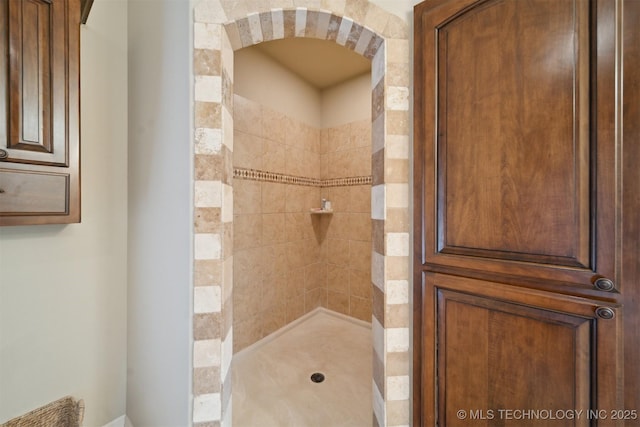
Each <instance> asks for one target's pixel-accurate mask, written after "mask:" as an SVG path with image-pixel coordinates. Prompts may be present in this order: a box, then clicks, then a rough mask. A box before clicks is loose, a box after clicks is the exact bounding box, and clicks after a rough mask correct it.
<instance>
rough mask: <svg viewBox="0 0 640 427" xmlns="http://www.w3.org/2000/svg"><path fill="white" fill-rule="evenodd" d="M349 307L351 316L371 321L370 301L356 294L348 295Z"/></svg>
mask: <svg viewBox="0 0 640 427" xmlns="http://www.w3.org/2000/svg"><path fill="white" fill-rule="evenodd" d="M349 309H350V314H351V316H352V317H355V318H356V319H360V320H364V321H365V322H371V315H372V311H371V301H370V300H368V299H365V298H360V297H356V296H350V297H349Z"/></svg>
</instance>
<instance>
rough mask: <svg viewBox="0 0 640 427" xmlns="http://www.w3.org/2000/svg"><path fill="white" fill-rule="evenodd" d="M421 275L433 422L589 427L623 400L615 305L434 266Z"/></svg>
mask: <svg viewBox="0 0 640 427" xmlns="http://www.w3.org/2000/svg"><path fill="white" fill-rule="evenodd" d="M425 284H426V287H427V289H429V290H430V291H431V292H430V294H429V295H428V296H427V297H426V298H425V300H427V301H428V302H429V305H431V304H433V306H435V308H436V309H435V318H434V327H433V328H432V329H431V331H430V332H427V333H426V336H425V338H427V337H428V338H429V339H430V340H432V341H433V342H435V351H436V366H435V369H436V371H437V375H436V377H435V381H436V384H435V396H434V398H435V400H436V401H437V406H436V411H437V412H435V413H437V419H436V421H437V425H440V426H469V425H474V426H475V425H478V426H494V425H505V426H518V427H524V426H532V427H533V426H539V425H557V426H589V425H591V422H592V421H593V420H595V419H596V417H600V419H601V420H604V419H605V415H604V414H605V413H606V418H609V417H610V416H611V409H612V408H619V407H621V406H620V405H621V404H622V395H621V393H620V388H619V382H618V381H617V375H619V372H620V370H621V368H622V364H621V360H622V354H621V349H620V347H619V346H618V343H619V340H618V338H617V337H618V336H620V335H621V319H622V316H621V310H620V307H619V306H618V305H617V304H612V303H606V302H602V301H594V300H591V299H586V298H577V297H571V296H560V295H551V294H549V293H547V292H544V291H535V290H530V289H526V288H521V287H511V286H508V285H504V284H498V283H492V282H486V281H481V280H476V279H468V278H460V277H456V276H450V275H441V274H437V273H426V275H425ZM430 334H433V336H430ZM427 394H428V393H427ZM604 408H607V409H606V412H604V413H603V412H602V410H603V409H604ZM426 410H428V409H426ZM609 421H610V420H609ZM601 422H602V421H601ZM613 424H614V425H615V423H613ZM427 425H433V424H432V423H429V424H427Z"/></svg>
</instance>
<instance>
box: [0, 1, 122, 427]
mask: <svg viewBox="0 0 640 427" xmlns="http://www.w3.org/2000/svg"><path fill="white" fill-rule="evenodd" d="M80 34H81V49H82V50H81V73H82V76H81V104H82V108H81V123H82V133H81V167H82V172H81V173H82V177H81V182H82V223H80V224H71V225H66V226H65V225H46V226H21V227H3V228H0V422H3V421H6V420H7V419H9V418H12V417H14V416H17V415H20V414H22V413H25V412H27V411H29V410H31V409H34V408H36V407H39V406H42V405H45V404H47V403H49V402H51V401H53V400H55V399H58V398H60V397H63V396H65V395H68V394H70V395H73V396H75V397H77V398H82V399H84V401H85V405H86V412H85V425H87V426H100V425H103V424H105V423H107V422H108V421H110V420H112V419H114V418H116V417H118V416H120V415H122V414H123V413H124V411H125V385H126V384H125V381H126V280H127V278H126V268H127V241H126V236H127V217H126V216H127V53H126V49H127V45H126V41H127V10H126V3H125V2H120V1H107V0H96V1H95V3H94V5H93V9H92V11H91V16H90V17H89V21H88V23H87V25H86V26H83V27H82V29H81V32H80Z"/></svg>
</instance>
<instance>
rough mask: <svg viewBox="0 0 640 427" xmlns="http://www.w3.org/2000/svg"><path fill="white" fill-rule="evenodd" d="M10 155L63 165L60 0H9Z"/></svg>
mask: <svg viewBox="0 0 640 427" xmlns="http://www.w3.org/2000/svg"><path fill="white" fill-rule="evenodd" d="M8 3H9V4H8V12H9V25H8V29H9V50H10V52H11V55H10V59H9V87H10V88H11V96H10V98H9V99H10V101H9V110H8V112H9V114H8V117H9V129H8V131H9V132H8V137H7V138H6V139H5V140H4V144H5V146H4V147H2V148H4V149H6V150H7V152H8V153H9V160H10V161H16V162H21V163H47V164H56V165H63V166H67V165H68V162H69V159H68V153H67V144H68V142H67V138H66V134H67V122H68V120H67V111H68V110H69V104H68V97H67V91H68V89H67V83H66V82H67V81H68V73H69V70H68V68H67V65H66V64H67V61H68V58H69V52H68V46H67V43H66V40H67V38H68V33H69V31H68V27H67V25H66V23H67V22H66V21H67V20H66V16H67V11H66V6H67V3H66V2H64V1H48V0H20V1H9V2H8Z"/></svg>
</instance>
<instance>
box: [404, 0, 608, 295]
mask: <svg viewBox="0 0 640 427" xmlns="http://www.w3.org/2000/svg"><path fill="white" fill-rule="evenodd" d="M432 3H434V4H436V6H435V7H433V9H432V11H431V13H429V14H422V15H421V16H420V17H416V27H417V28H423V29H425V31H426V34H423V35H421V36H420V37H421V40H418V37H416V46H417V49H416V50H418V49H419V50H420V53H419V54H420V59H419V61H416V67H417V68H419V69H420V71H419V72H420V73H421V74H422V76H423V77H422V78H424V79H425V80H424V81H421V82H418V81H417V79H416V107H417V110H422V113H421V114H420V123H421V124H420V126H419V129H417V130H416V139H418V140H422V141H425V143H426V146H425V150H424V151H423V152H422V153H419V154H420V155H421V156H423V158H422V163H423V165H424V171H423V173H424V176H426V177H433V178H434V179H433V180H432V179H428V180H425V182H424V184H425V186H424V187H423V188H422V191H423V194H421V196H420V197H421V198H422V201H421V204H422V203H424V210H423V213H424V217H423V218H421V219H420V221H421V223H422V224H423V225H424V226H423V227H422V230H423V233H424V235H423V238H422V242H421V244H422V253H423V256H422V258H421V260H420V262H421V264H423V265H429V266H430V267H431V268H434V269H437V270H438V271H442V272H453V271H455V270H457V269H460V268H464V269H465V270H467V271H471V270H473V271H475V275H476V277H482V278H491V277H490V276H487V273H489V274H497V275H502V277H503V279H502V280H506V278H508V277H514V276H517V277H520V278H523V279H525V280H530V279H534V282H535V281H537V282H538V284H540V285H541V286H543V287H544V286H548V285H550V284H553V285H559V286H570V287H575V288H579V289H582V290H583V291H584V292H586V293H585V294H587V293H588V292H589V291H592V290H593V289H594V285H595V282H596V280H598V279H599V278H602V277H605V278H608V279H612V277H613V275H614V274H615V258H614V255H615V247H614V245H615V242H614V241H613V239H611V238H610V236H609V234H606V233H603V232H601V230H606V229H607V228H608V226H609V223H610V218H611V215H613V212H614V209H615V200H613V199H612V198H611V192H610V185H611V183H612V182H613V180H614V179H615V178H614V176H615V173H616V169H615V167H614V164H613V163H612V160H613V157H612V156H614V153H615V149H616V147H615V142H616V141H615V139H614V138H600V139H596V138H593V137H592V136H593V132H592V130H593V129H595V127H596V117H597V118H598V120H613V119H614V115H613V114H612V112H611V111H609V110H608V107H607V106H604V105H603V106H602V107H601V106H593V105H592V104H590V99H592V98H595V96H596V94H598V96H600V94H599V93H598V92H597V91H598V89H599V87H597V88H596V85H595V83H594V82H595V79H596V76H597V78H598V79H601V81H603V82H605V83H606V84H607V85H608V84H609V83H610V82H612V81H613V76H614V69H613V68H611V67H609V66H607V64H606V62H605V61H601V62H597V61H595V59H597V58H599V56H603V57H605V56H607V55H608V54H609V53H608V52H609V51H610V50H612V45H611V44H610V43H611V41H613V40H615V16H613V15H612V14H610V13H607V7H609V8H610V5H609V3H611V2H608V3H607V2H601V3H606V4H605V5H604V6H601V5H599V4H597V3H596V2H590V1H587V0H571V1H569V0H567V1H561V2H558V1H555V0H522V1H511V0H488V1H470V0H451V1H440V2H432ZM418 21H419V22H418ZM594 28H595V30H594ZM596 35H597V37H599V39H600V40H601V41H600V42H596V41H595V40H596ZM608 43H609V44H608ZM613 50H615V49H613ZM603 96H604V95H603ZM427 130H429V131H428V132H430V134H428V133H426V132H427ZM601 152H606V153H607V155H606V156H594V155H593V154H594V153H597V154H600V153H601ZM596 170H597V171H598V177H597V180H596V179H595V178H596V177H595V175H594V173H593V172H594V171H596ZM600 182H602V183H604V186H602V185H600V184H599V183H600ZM466 274H469V273H466ZM472 274H473V273H472ZM542 283H544V284H542ZM613 283H614V286H615V282H613Z"/></svg>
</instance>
